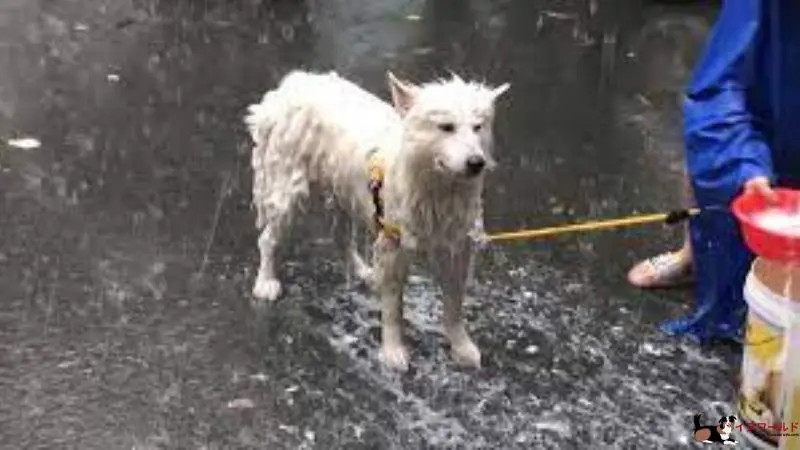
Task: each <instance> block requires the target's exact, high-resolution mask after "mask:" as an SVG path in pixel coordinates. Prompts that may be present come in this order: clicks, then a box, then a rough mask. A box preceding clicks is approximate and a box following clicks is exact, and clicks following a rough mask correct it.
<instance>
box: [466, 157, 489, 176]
mask: <svg viewBox="0 0 800 450" xmlns="http://www.w3.org/2000/svg"><path fill="white" fill-rule="evenodd" d="M484 167H486V160H485V159H484V158H483V156H479V155H472V156H470V157H469V158H467V174H468V175H477V174H479V173H481V171H482V170H483V168H484Z"/></svg>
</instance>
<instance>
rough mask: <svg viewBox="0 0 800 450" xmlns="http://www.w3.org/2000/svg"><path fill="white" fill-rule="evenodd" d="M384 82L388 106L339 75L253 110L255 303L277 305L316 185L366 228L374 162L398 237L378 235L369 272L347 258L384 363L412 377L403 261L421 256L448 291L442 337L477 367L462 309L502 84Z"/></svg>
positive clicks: (293, 82) (288, 88)
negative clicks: (288, 255) (287, 239)
mask: <svg viewBox="0 0 800 450" xmlns="http://www.w3.org/2000/svg"><path fill="white" fill-rule="evenodd" d="M388 78H389V85H390V88H391V93H392V101H393V104H394V105H393V106H394V107H392V105H389V104H388V103H386V102H383V101H382V100H380V99H379V98H377V97H376V96H374V95H372V94H370V93H368V92H366V91H364V90H363V89H361V88H360V87H358V86H356V85H355V84H353V83H351V82H349V81H347V80H345V79H343V78H341V77H339V76H338V75H337V74H335V73H327V74H315V73H307V72H299V71H297V72H292V73H290V74H289V75H287V76H286V77H285V78H284V79H283V80H282V81H281V83H280V85H279V86H278V88H277V89H275V90H272V91H270V92H267V94H266V95H265V96H264V98H263V99H262V101H261V103H259V104H256V105H252V106H251V107H250V108H249V114H248V115H247V118H246V123H247V125H248V127H249V130H250V133H251V134H252V138H253V141H254V148H253V154H252V166H253V171H254V178H253V204H254V207H255V209H256V210H257V221H256V224H257V227H258V228H259V230H261V235H260V237H259V239H258V247H259V251H260V256H261V264H260V267H259V270H258V275H257V278H256V281H255V286H254V288H253V294H254V296H255V297H256V298H259V299H269V300H274V299H275V298H277V297H278V296H279V295H280V293H281V283H280V282H279V281H278V279H277V277H276V273H275V261H274V253H275V248H276V245H277V244H278V243H279V241H280V239H281V237H282V236H283V235H284V234H285V231H286V227H287V226H288V225H289V224H290V222H291V219H292V218H293V216H294V215H295V214H296V212H297V210H298V206H299V204H300V203H301V202H302V201H303V200H304V199H306V198H307V197H308V195H309V194H310V190H311V188H312V187H315V186H320V187H321V188H323V189H326V190H327V191H326V192H329V193H332V194H333V195H334V197H336V198H337V200H339V202H340V203H341V204H344V205H349V206H350V207H351V210H352V212H353V214H354V216H355V217H358V218H359V219H360V220H366V221H367V223H370V224H373V221H374V219H375V217H374V215H375V212H376V205H375V203H374V200H375V199H374V198H373V195H372V192H371V190H370V188H369V186H370V182H371V180H372V181H374V179H373V178H374V177H371V173H370V161H375V159H374V158H376V157H377V158H378V159H377V160H378V161H381V163H382V168H383V172H382V174H383V179H382V181H383V183H382V187H381V188H380V190H379V191H378V193H379V194H380V198H381V200H382V203H383V209H384V211H383V220H384V221H385V222H384V223H386V224H389V223H391V224H392V225H393V226H395V227H396V229H399V236H398V235H396V234H394V233H390V232H389V231H388V230H389V229H388V228H384V229H383V231H379V232H378V236H377V238H376V240H375V243H374V245H373V264H372V267H370V266H368V265H367V264H365V263H364V261H363V260H362V259H361V258H360V257H359V256H358V254H357V252H356V251H355V250H354V249H352V250H351V252H350V253H351V256H352V257H353V259H354V261H355V263H356V267H357V268H358V272H359V275H360V276H361V277H362V278H364V279H365V280H366V281H368V282H369V283H370V284H371V285H372V286H373V288H374V289H375V290H376V291H377V292H378V294H379V295H380V299H381V321H382V330H381V331H382V347H381V352H380V356H381V360H382V361H383V362H384V363H385V364H386V365H388V366H390V367H392V368H395V369H398V370H407V368H408V351H407V350H406V348H405V346H404V344H403V338H402V334H403V332H402V322H403V319H402V314H403V288H404V285H405V282H406V278H407V274H408V268H409V263H410V262H411V261H412V260H413V259H415V258H416V257H418V256H424V257H426V258H427V259H428V260H429V262H430V263H431V268H432V272H433V275H434V278H435V279H436V281H437V282H438V283H439V284H440V286H441V288H442V290H443V297H444V300H443V301H444V304H443V305H444V307H443V312H444V329H445V334H446V336H447V338H448V340H449V341H450V344H451V347H452V354H453V357H454V359H455V360H456V361H457V362H459V363H461V364H463V365H467V366H473V367H480V361H481V355H480V351H479V350H478V347H477V346H476V345H475V344H474V343H473V341H472V339H471V338H470V337H469V334H468V333H467V330H466V328H465V324H464V316H463V312H462V303H463V299H464V295H465V290H466V285H467V278H468V273H469V267H470V263H471V259H472V254H473V247H474V245H475V241H476V240H480V238H481V236H485V235H484V234H483V209H482V191H483V176H484V173H485V172H486V171H487V170H488V169H490V168H491V167H493V166H494V165H495V161H494V159H493V157H492V124H493V120H494V109H495V108H494V105H495V101H496V99H497V98H498V96H500V95H501V94H502V93H503V92H505V91H506V90H507V89H508V87H509V85H508V84H504V85H502V86H499V87H496V88H490V87H487V86H485V85H483V84H480V83H474V82H465V81H463V80H462V79H460V78H458V77H457V76H453V77H452V79H450V80H446V81H438V82H433V83H429V84H424V85H420V86H416V85H412V84H410V83H406V82H402V81H400V80H398V79H397V78H395V77H394V76H393V75H392V74H391V73H389V74H388ZM376 228H377V229H378V230H380V227H376ZM392 229H394V228H392Z"/></svg>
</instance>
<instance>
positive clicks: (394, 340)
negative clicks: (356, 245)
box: [373, 236, 409, 372]
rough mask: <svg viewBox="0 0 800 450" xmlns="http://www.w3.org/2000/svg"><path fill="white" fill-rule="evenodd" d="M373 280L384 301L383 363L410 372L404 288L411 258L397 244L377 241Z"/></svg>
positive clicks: (380, 239)
mask: <svg viewBox="0 0 800 450" xmlns="http://www.w3.org/2000/svg"><path fill="white" fill-rule="evenodd" d="M374 258H375V260H374V265H373V269H374V276H375V278H374V280H375V285H376V288H377V291H378V295H379V296H380V301H381V353H380V358H381V361H382V362H383V363H384V364H386V365H387V366H389V367H390V368H392V369H395V370H400V371H403V372H405V371H407V370H408V351H407V350H406V347H405V345H404V344H403V288H404V287H405V283H406V279H407V277H408V265H409V261H408V256H407V255H406V254H405V252H404V251H403V249H402V248H400V245H399V243H398V242H396V241H395V240H392V239H388V238H386V237H384V236H381V237H379V238H378V240H377V241H376V242H375V252H374Z"/></svg>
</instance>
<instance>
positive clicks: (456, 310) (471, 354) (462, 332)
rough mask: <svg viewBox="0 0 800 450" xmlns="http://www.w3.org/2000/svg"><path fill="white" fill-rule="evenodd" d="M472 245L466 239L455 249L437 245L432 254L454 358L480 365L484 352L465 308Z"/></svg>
mask: <svg viewBox="0 0 800 450" xmlns="http://www.w3.org/2000/svg"><path fill="white" fill-rule="evenodd" d="M472 246H473V244H472V242H470V241H467V242H466V243H464V244H463V245H462V246H461V247H460V248H457V249H455V250H453V249H448V248H444V249H438V250H437V251H436V253H433V254H432V255H431V256H432V261H431V262H432V267H431V269H432V272H433V274H434V277H435V278H436V281H437V282H438V283H439V285H440V286H441V288H442V294H443V298H442V303H443V305H442V306H443V308H442V309H443V313H444V332H445V335H446V336H447V339H448V340H449V341H450V347H451V352H452V354H453V359H454V360H455V361H456V363H458V364H460V365H463V366H469V367H475V368H479V367H480V366H481V352H480V350H479V349H478V346H477V345H475V343H474V342H473V341H472V338H470V336H469V333H467V329H466V326H465V320H464V311H463V304H464V296H465V295H466V290H467V280H468V277H469V271H470V266H471V265H472V257H473V250H472Z"/></svg>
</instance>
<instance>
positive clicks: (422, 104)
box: [388, 73, 509, 178]
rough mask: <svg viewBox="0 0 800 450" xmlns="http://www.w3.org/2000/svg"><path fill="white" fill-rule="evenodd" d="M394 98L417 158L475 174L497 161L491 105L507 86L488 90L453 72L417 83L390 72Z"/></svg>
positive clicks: (457, 172)
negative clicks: (417, 84) (432, 80)
mask: <svg viewBox="0 0 800 450" xmlns="http://www.w3.org/2000/svg"><path fill="white" fill-rule="evenodd" d="M388 78H389V87H390V88H391V91H392V102H393V103H394V107H395V109H396V110H397V111H398V112H399V113H400V115H401V116H402V117H403V120H404V124H405V130H404V131H405V139H406V140H407V142H408V143H409V144H410V147H409V148H410V149H411V151H414V152H416V154H415V156H417V157H419V158H422V159H423V161H424V162H425V163H426V164H430V167H432V168H433V169H435V170H438V171H441V172H444V173H447V174H448V175H451V176H456V177H461V178H477V177H478V176H480V175H481V174H483V173H484V172H485V170H486V169H490V168H492V167H493V166H494V165H495V161H494V158H493V155H492V141H493V139H492V124H493V122H494V105H495V101H496V100H497V98H498V97H499V96H501V95H502V94H503V93H504V92H506V91H507V90H508V88H509V84H508V83H506V84H503V85H501V86H498V87H495V88H492V87H489V86H486V85H484V84H481V83H475V82H466V81H464V80H462V79H461V78H459V77H458V76H456V75H453V77H452V78H451V79H449V80H443V81H438V82H433V83H428V84H423V85H421V86H416V85H413V84H411V83H407V82H404V81H400V80H398V79H397V78H396V77H395V76H394V75H392V73H388Z"/></svg>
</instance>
